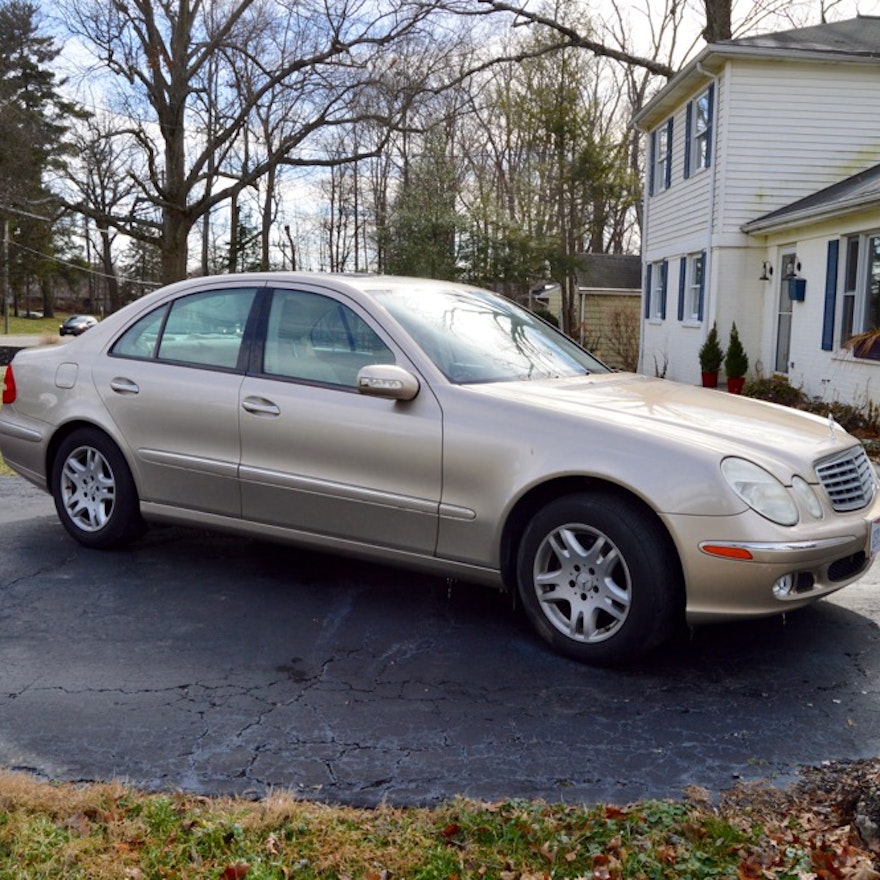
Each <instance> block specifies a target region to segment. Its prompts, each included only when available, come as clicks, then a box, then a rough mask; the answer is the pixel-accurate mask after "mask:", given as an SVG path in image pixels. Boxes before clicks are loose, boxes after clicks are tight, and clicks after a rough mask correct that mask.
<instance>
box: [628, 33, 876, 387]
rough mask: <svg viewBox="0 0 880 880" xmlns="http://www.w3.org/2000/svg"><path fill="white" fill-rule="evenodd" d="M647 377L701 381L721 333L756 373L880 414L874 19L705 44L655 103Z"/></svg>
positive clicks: (647, 240)
mask: <svg viewBox="0 0 880 880" xmlns="http://www.w3.org/2000/svg"><path fill="white" fill-rule="evenodd" d="M635 124H636V125H637V126H639V127H640V128H641V129H643V130H644V131H645V132H646V133H647V137H648V161H647V163H646V165H647V168H646V181H645V203H644V226H643V244H642V247H643V253H642V257H643V291H642V308H643V311H642V334H641V360H640V369H641V370H642V371H643V372H646V373H655V372H657V373H660V372H662V373H663V374H665V375H666V376H667V377H668V378H672V379H678V380H680V381H684V382H693V383H698V382H699V381H700V366H699V361H698V351H699V348H700V346H701V345H702V343H703V341H704V340H705V338H706V334H707V333H708V331H709V329H710V328H711V326H712V324H713V322H717V325H718V330H719V335H720V337H721V341H722V345H724V344H725V342H726V339H727V336H728V334H729V331H730V326H731V324H732V323H733V322H734V321H735V322H736V325H737V328H738V330H739V332H740V336H741V338H742V340H743V343H744V345H745V348H746V351H747V353H748V354H749V358H750V361H751V369H750V375H753V376H754V375H755V374H756V373H761V374H763V375H769V374H772V373H778V374H782V375H787V376H788V378H789V380H790V381H791V382H792V384H794V385H797V386H800V387H802V388H803V389H804V391H806V392H807V393H808V394H811V395H816V396H824V397H825V398H826V399H829V400H830V399H839V400H843V401H847V402H853V403H864V402H865V401H866V400H868V399H870V400H873V401H875V402H880V360H874V359H872V358H870V357H865V356H862V357H856V356H854V354H853V352H852V351H851V350H850V349H848V348H845V347H844V343H846V342H847V340H848V339H849V338H850V337H851V336H852V335H854V334H856V333H858V332H861V331H865V330H870V329H873V328H880V18H877V17H859V18H855V19H850V20H847V21H842V22H837V23H833V24H824V25H818V26H815V27H808V28H800V29H796V30H790V31H784V32H780V33H773V34H765V35H762V36H756V37H747V38H744V39H740V40H730V41H726V42H723V43H715V44H711V45H709V46H707V47H706V48H705V49H704V50H703V51H702V52H701V53H700V55H699V56H698V57H697V58H696V59H695V60H694V61H693V62H691V63H690V64H689V65H687V67H685V68H684V69H682V70H681V71H680V72H679V73H678V74H677V75H676V76H675V77H674V78H673V79H672V80H670V82H669V83H668V84H667V85H666V86H665V87H664V88H663V89H662V90H661V91H660V92H659V93H658V94H657V95H656V96H655V97H654V98H653V99H652V100H651V102H650V103H649V104H648V105H646V107H645V108H644V109H643V110H642V111H641V112H640V113H639V114H638V116H637V117H636V118H635Z"/></svg>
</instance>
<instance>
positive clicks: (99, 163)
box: [68, 114, 138, 312]
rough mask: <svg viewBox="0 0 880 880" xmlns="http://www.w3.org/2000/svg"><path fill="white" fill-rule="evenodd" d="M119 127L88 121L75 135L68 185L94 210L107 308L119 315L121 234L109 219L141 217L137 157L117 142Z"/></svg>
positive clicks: (105, 120) (106, 120) (101, 117)
mask: <svg viewBox="0 0 880 880" xmlns="http://www.w3.org/2000/svg"><path fill="white" fill-rule="evenodd" d="M114 128H115V123H114V122H113V120H112V118H111V117H109V116H108V115H107V114H96V115H95V116H92V117H90V118H89V119H88V120H86V121H85V122H84V123H83V125H81V126H80V127H79V129H78V131H77V132H76V133H75V134H74V138H73V142H74V147H75V159H73V160H72V161H71V163H70V169H69V170H70V174H69V177H68V184H69V185H70V186H71V187H72V189H73V191H74V192H76V193H77V194H78V197H79V200H80V201H81V202H82V203H83V204H85V205H88V206H89V207H90V209H91V216H92V217H93V218H94V223H95V227H96V229H97V242H96V247H97V251H98V255H99V261H100V266H101V275H100V277H101V280H102V281H103V285H104V289H105V291H106V306H107V308H108V310H109V311H111V312H113V311H116V309H118V308H119V307H120V306H122V305H123V302H122V296H121V290H120V285H119V278H118V277H117V274H116V269H115V259H114V251H113V246H114V242H115V240H116V238H117V235H118V233H117V231H116V230H115V229H114V228H113V226H111V224H110V221H109V218H110V217H112V216H113V215H114V213H119V212H122V211H125V212H127V213H129V214H130V215H134V214H136V213H137V210H138V208H137V205H136V202H135V198H136V195H137V186H136V185H135V182H134V180H133V179H132V176H131V174H130V172H131V170H132V168H133V157H132V155H131V150H130V148H128V147H127V144H126V142H125V141H124V140H120V139H117V138H115V137H114V136H113V135H114Z"/></svg>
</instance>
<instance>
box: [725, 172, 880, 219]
mask: <svg viewBox="0 0 880 880" xmlns="http://www.w3.org/2000/svg"><path fill="white" fill-rule="evenodd" d="M869 205H875V206H880V165H873V166H872V167H870V168H866V169H865V170H864V171H860V172H859V173H858V174H854V175H853V176H852V177H847V178H846V179H845V180H841V181H839V182H838V183H834V184H832V185H831V186H827V187H825V189H820V190H819V191H818V192H815V193H812V194H811V195H808V196H806V197H804V198H802V199H798V200H797V201H795V202H792V203H791V204H789V205H785V206H784V207H782V208H777V209H776V210H775V211H771V212H770V213H769V214H764V215H762V216H761V217H758V218H756V219H755V220H751V221H749V222H748V223H746V224H744V225H743V227H742V230H743V232H771V231H773V230H775V229H781V228H784V227H787V226H793V225H796V224H798V223H801V222H803V221H805V220H807V221H814V220H819V219H822V218H825V217H832V216H836V215H839V214H843V213H846V212H847V211H853V210H859V209H862V208H865V207H866V206H869Z"/></svg>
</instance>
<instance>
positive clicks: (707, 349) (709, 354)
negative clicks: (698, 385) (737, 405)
mask: <svg viewBox="0 0 880 880" xmlns="http://www.w3.org/2000/svg"><path fill="white" fill-rule="evenodd" d="M699 357H700V370H701V371H702V373H703V387H704V388H717V387H718V370H719V369H721V362H722V361H723V360H724V350H723V349H722V348H721V343H720V342H719V341H718V328H717V326H716V325H715V324H712V329H711V330H710V331H709V335H708V336H707V337H706V341H705V342H704V343H703V345H702V346H701V347H700V355H699Z"/></svg>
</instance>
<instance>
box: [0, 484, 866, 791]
mask: <svg viewBox="0 0 880 880" xmlns="http://www.w3.org/2000/svg"><path fill="white" fill-rule="evenodd" d="M0 536H2V540H0V766H3V767H6V768H14V769H22V770H27V771H30V772H32V773H35V774H38V775H39V776H43V777H51V778H55V779H61V780H95V779H106V778H109V777H119V778H122V779H125V780H127V781H129V782H131V783H134V784H137V785H140V786H145V787H149V788H172V787H173V788H177V787H181V788H185V789H188V790H190V791H194V792H202V793H218V792H223V793H236V794H241V795H262V794H264V793H266V792H267V791H269V790H270V789H273V788H286V789H290V790H292V791H294V792H299V793H300V794H302V795H303V796H305V797H310V798H316V799H320V800H326V801H331V802H344V803H353V804H366V805H369V804H375V803H378V802H380V801H387V802H390V803H395V804H416V803H420V804H430V803H433V802H436V801H439V800H445V799H448V798H451V797H454V796H456V795H466V796H471V797H475V798H484V799H497V798H505V797H540V798H545V799H549V800H566V801H580V802H582V801H587V802H589V801H595V800H608V801H614V802H626V801H631V800H634V799H637V798H643V797H679V796H680V795H681V794H682V792H683V790H684V788H685V786H687V785H690V784H696V785H701V786H704V787H707V788H709V789H710V790H720V789H725V788H729V787H730V786H731V785H733V784H734V783H735V782H736V781H737V780H739V779H753V778H759V777H760V778H771V779H775V780H778V781H783V782H784V781H785V780H787V779H789V778H791V776H792V775H793V774H795V773H796V772H797V769H798V767H800V766H802V765H808V764H817V763H820V762H822V761H824V760H831V759H850V758H861V757H875V756H877V755H878V754H880V750H878V745H880V676H878V673H880V630H878V622H880V596H878V582H880V568H878V571H877V572H876V573H872V575H870V576H869V577H868V578H866V579H865V580H864V581H862V582H861V583H860V584H858V585H856V586H854V587H850V588H848V589H847V590H845V591H843V592H842V593H839V594H838V595H837V596H836V597H835V598H834V599H832V600H826V601H824V602H822V603H820V604H819V605H817V606H815V607H813V608H811V609H807V610H806V611H801V612H797V613H795V614H792V615H789V616H788V617H787V618H786V619H784V620H783V619H781V618H779V619H774V620H767V621H760V622H753V623H747V624H737V625H730V626H722V627H713V628H707V629H704V630H700V631H698V632H696V633H695V634H693V636H692V638H690V639H682V640H681V641H679V642H678V643H676V644H675V645H673V646H671V647H666V648H664V649H662V650H661V651H659V652H657V653H655V654H653V655H652V656H651V657H649V658H648V659H647V660H645V661H644V662H643V663H641V664H640V665H638V666H635V667H632V668H629V669H626V670H617V671H614V670H595V669H590V668H587V667H582V666H579V665H577V664H575V663H572V662H570V661H567V660H565V659H563V658H561V657H558V656H556V655H554V654H552V653H551V652H550V651H549V649H548V648H546V647H545V645H544V644H543V642H541V641H540V640H539V639H538V638H537V637H536V636H535V635H534V634H533V633H532V631H531V629H530V628H529V626H528V625H527V624H526V623H525V622H524V621H523V620H522V619H521V618H520V617H519V616H518V615H517V614H515V613H514V612H512V611H511V609H510V607H509V602H508V601H507V600H505V599H504V598H503V597H501V596H499V595H497V594H495V593H493V592H491V591H489V590H485V589H482V588H477V587H471V586H468V585H463V584H457V585H454V586H452V587H451V588H450V587H448V585H447V584H446V582H445V581H443V580H440V579H432V578H428V577H425V576H423V575H414V574H411V573H408V572H399V571H395V570H391V569H386V568H382V567H379V566H370V565H364V564H362V563H355V562H350V561H346V560H342V559H338V558H334V557H327V556H321V555H318V554H312V553H304V552H300V551H297V550H292V549H289V548H283V547H275V546H271V545H268V544H263V543H260V542H256V541H249V540H242V539H238V538H228V537H219V536H216V535H210V534H208V533H204V532H198V531H191V530H184V529H174V528H165V529H155V530H153V531H151V532H150V533H149V534H148V535H147V536H146V537H145V538H144V539H143V540H141V541H140V542H139V543H137V544H136V545H134V546H133V547H132V548H131V549H129V550H126V551H123V552H113V553H102V552H97V551H89V550H86V549H84V548H82V547H80V546H79V545H77V544H75V543H74V542H73V541H72V540H71V539H70V538H68V537H67V536H66V533H65V532H64V531H63V530H62V528H61V526H60V525H59V524H58V522H57V520H56V519H55V515H54V510H53V507H52V503H51V499H50V498H49V497H48V496H46V495H43V494H41V493H39V492H38V491H37V490H35V489H33V488H31V487H30V486H28V485H27V484H26V483H25V482H24V481H23V480H20V479H19V478H17V477H0Z"/></svg>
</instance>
